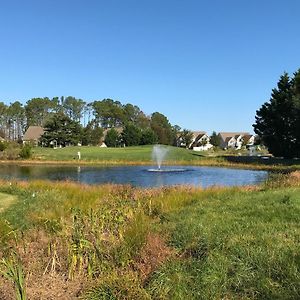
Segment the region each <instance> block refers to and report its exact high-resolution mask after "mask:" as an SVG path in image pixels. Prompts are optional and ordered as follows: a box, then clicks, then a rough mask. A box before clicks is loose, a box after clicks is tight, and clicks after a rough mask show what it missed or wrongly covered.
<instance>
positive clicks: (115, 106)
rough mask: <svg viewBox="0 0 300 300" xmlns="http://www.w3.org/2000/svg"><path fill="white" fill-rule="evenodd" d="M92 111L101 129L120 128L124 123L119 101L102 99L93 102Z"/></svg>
mask: <svg viewBox="0 0 300 300" xmlns="http://www.w3.org/2000/svg"><path fill="white" fill-rule="evenodd" d="M92 106H93V109H94V115H95V118H96V121H97V122H98V123H99V124H100V125H101V126H102V127H103V128H112V127H118V126H122V125H123V123H124V118H125V117H124V110H123V107H122V104H121V103H120V102H119V101H114V100H112V99H104V100H102V101H94V102H93V105H92Z"/></svg>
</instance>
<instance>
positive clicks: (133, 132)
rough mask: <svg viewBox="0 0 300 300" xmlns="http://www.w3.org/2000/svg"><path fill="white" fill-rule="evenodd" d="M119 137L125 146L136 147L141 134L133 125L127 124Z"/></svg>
mask: <svg viewBox="0 0 300 300" xmlns="http://www.w3.org/2000/svg"><path fill="white" fill-rule="evenodd" d="M121 135H122V140H123V142H124V143H125V145H126V146H137V145H139V144H140V141H141V136H142V133H141V130H140V129H139V128H138V127H137V126H135V125H134V124H133V123H128V124H126V126H125V128H124V130H123V132H122V134H121Z"/></svg>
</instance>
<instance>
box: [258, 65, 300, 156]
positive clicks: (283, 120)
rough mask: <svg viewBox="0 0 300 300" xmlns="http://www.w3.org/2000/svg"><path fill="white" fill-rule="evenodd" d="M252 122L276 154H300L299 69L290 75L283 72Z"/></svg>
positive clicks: (270, 149)
mask: <svg viewBox="0 0 300 300" xmlns="http://www.w3.org/2000/svg"><path fill="white" fill-rule="evenodd" d="M255 120H256V122H255V124H254V125H253V127H254V131H255V133H257V134H258V135H259V136H260V138H261V139H262V142H263V143H264V145H265V146H267V147H268V150H269V152H270V153H272V154H273V155H275V156H283V157H286V158H292V157H300V70H298V71H297V72H296V73H295V74H294V77H292V78H290V77H289V75H288V74H287V73H284V74H283V75H282V76H281V77H280V79H279V81H278V83H277V88H274V89H273V90H272V94H271V99H270V100H269V102H266V103H264V104H263V105H262V107H261V108H260V109H259V110H258V111H257V112H256V117H255Z"/></svg>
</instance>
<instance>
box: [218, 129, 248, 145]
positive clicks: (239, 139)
mask: <svg viewBox="0 0 300 300" xmlns="http://www.w3.org/2000/svg"><path fill="white" fill-rule="evenodd" d="M218 136H219V137H220V141H221V143H220V147H221V148H223V149H228V148H231V149H241V148H242V146H243V144H244V143H245V142H244V137H245V136H246V137H249V136H250V137H249V139H250V138H251V134H250V133H248V132H219V134H218ZM249 139H248V140H249Z"/></svg>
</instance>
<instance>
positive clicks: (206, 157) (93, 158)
mask: <svg viewBox="0 0 300 300" xmlns="http://www.w3.org/2000/svg"><path fill="white" fill-rule="evenodd" d="M78 152H80V153H81V159H80V160H78V158H77V153H78ZM151 153H152V146H137V147H126V148H100V147H66V148H59V149H52V148H40V147H37V148H34V149H33V157H32V159H30V160H23V161H22V160H18V161H10V162H9V163H12V164H66V165H69V164H72V165H73V164H74V163H76V164H77V165H151V164H153V160H152V155H151ZM2 163H8V161H3V162H2ZM164 164H166V165H196V166H217V167H232V168H248V169H258V170H275V171H276V170H277V171H283V170H285V171H286V170H288V171H292V170H297V169H300V160H283V159H275V158H268V159H263V158H261V157H256V158H253V157H247V156H237V155H235V156H233V155H232V151H231V152H226V151H221V152H220V151H218V152H216V153H211V152H195V151H191V150H187V149H183V148H178V147H169V151H168V154H167V157H166V160H165V162H164Z"/></svg>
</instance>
